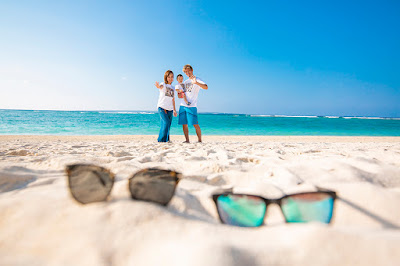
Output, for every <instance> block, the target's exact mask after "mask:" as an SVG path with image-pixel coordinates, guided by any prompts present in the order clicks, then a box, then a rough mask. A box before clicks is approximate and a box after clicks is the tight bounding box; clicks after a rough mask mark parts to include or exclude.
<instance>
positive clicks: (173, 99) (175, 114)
mask: <svg viewBox="0 0 400 266" xmlns="http://www.w3.org/2000/svg"><path fill="white" fill-rule="evenodd" d="M172 104H173V105H174V116H177V115H178V114H177V113H176V108H175V96H174V97H173V98H172Z"/></svg>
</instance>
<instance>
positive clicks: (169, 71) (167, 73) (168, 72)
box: [164, 70, 174, 84]
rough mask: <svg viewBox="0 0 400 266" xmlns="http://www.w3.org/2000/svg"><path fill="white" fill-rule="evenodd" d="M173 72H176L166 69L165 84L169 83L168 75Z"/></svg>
mask: <svg viewBox="0 0 400 266" xmlns="http://www.w3.org/2000/svg"><path fill="white" fill-rule="evenodd" d="M171 73H172V75H173V74H174V72H172V70H167V71H165V74H164V82H165V84H168V80H167V77H168V76H169V74H171Z"/></svg>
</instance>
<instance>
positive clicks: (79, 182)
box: [67, 165, 114, 204]
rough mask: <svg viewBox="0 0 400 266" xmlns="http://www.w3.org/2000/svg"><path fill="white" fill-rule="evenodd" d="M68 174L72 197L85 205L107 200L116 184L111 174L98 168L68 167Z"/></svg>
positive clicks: (87, 166) (88, 166)
mask: <svg viewBox="0 0 400 266" xmlns="http://www.w3.org/2000/svg"><path fill="white" fill-rule="evenodd" d="M67 173H68V180H69V187H70V190H71V193H72V196H73V197H74V198H75V199H76V200H77V201H79V202H80V203H83V204H86V203H91V202H98V201H104V200H106V199H107V196H108V194H110V191H111V189H112V186H113V184H114V180H113V179H112V177H111V176H110V174H109V173H107V172H105V171H103V170H102V169H101V168H100V167H97V166H90V165H72V166H67Z"/></svg>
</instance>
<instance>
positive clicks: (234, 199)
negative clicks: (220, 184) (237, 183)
mask: <svg viewBox="0 0 400 266" xmlns="http://www.w3.org/2000/svg"><path fill="white" fill-rule="evenodd" d="M217 208H218V213H219V216H220V218H221V220H222V222H223V223H226V224H230V225H236V226H242V227H256V226H260V225H261V224H262V223H263V220H264V215H265V210H266V208H267V206H266V204H265V202H264V200H263V199H261V198H259V197H255V196H247V195H221V196H219V197H218V199H217Z"/></svg>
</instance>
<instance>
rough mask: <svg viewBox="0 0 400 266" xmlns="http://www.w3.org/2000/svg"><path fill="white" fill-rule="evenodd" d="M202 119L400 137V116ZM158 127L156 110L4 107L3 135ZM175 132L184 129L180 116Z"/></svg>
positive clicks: (207, 131) (240, 128) (257, 129)
mask: <svg viewBox="0 0 400 266" xmlns="http://www.w3.org/2000/svg"><path fill="white" fill-rule="evenodd" d="M199 124H200V127H201V129H202V134H203V135H254V136H257V135H278V136H279V135H281V136H282V135H296V136H298V135H306V136H400V118H399V117H374V116H339V115H325V116H320V115H281V114H279V115H277V114H240V113H218V112H199ZM159 128H160V119H159V115H158V113H157V111H140V110H139V111H137V110H133V111H128V110H92V111H88V110H82V111H79V110H71V111H68V110H62V111H61V110H18V109H0V135H158V131H159ZM189 131H190V134H195V131H194V129H193V128H189ZM171 134H172V135H182V134H183V133H182V127H181V126H180V125H178V119H177V117H174V118H173V121H172V126H171Z"/></svg>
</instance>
